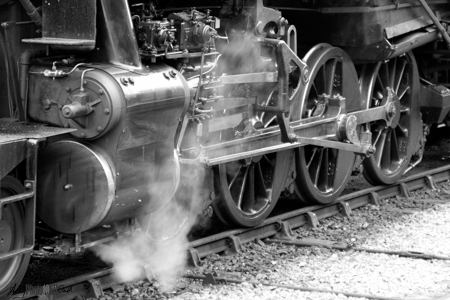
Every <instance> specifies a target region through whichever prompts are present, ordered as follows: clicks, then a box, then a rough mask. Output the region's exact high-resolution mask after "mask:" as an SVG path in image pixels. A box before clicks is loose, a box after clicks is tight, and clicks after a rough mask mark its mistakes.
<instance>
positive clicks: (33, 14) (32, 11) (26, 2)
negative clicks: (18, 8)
mask: <svg viewBox="0 0 450 300" xmlns="http://www.w3.org/2000/svg"><path fill="white" fill-rule="evenodd" d="M19 1H20V3H21V4H22V6H23V8H24V9H25V11H26V12H27V14H28V15H29V16H30V18H31V20H32V21H33V22H34V24H36V25H37V26H42V18H41V15H40V14H39V13H38V11H37V10H36V7H34V5H33V4H32V3H31V1H30V0H19Z"/></svg>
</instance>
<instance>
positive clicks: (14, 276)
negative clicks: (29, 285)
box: [0, 176, 30, 299]
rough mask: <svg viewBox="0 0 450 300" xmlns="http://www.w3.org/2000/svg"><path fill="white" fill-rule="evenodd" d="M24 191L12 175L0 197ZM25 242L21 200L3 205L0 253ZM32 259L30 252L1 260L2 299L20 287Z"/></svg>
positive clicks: (3, 186)
mask: <svg viewBox="0 0 450 300" xmlns="http://www.w3.org/2000/svg"><path fill="white" fill-rule="evenodd" d="M22 192H23V186H22V185H21V184H20V183H19V181H17V180H16V179H14V178H13V177H11V176H6V177H4V178H3V179H2V181H1V194H0V198H6V197H9V196H12V195H16V194H19V193H22ZM24 242H25V232H24V211H23V207H22V204H21V203H20V202H14V203H10V204H7V205H4V206H3V216H2V218H1V219H0V253H6V252H10V251H14V250H16V249H20V248H22V247H23V245H24ZM29 261H30V253H28V254H23V255H19V256H15V257H13V258H10V259H6V260H0V299H4V298H6V297H7V296H8V295H9V294H10V293H12V292H14V290H15V289H17V288H18V287H19V284H20V282H21V281H22V278H23V276H24V275H25V272H26V270H27V267H28V263H29Z"/></svg>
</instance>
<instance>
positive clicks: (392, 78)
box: [388, 58, 397, 89]
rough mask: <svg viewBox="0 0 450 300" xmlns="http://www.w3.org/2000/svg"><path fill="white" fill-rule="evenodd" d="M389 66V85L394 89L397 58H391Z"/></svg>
mask: <svg viewBox="0 0 450 300" xmlns="http://www.w3.org/2000/svg"><path fill="white" fill-rule="evenodd" d="M388 65H389V67H390V72H389V86H390V87H391V88H392V89H394V86H395V75H396V74H395V71H396V69H397V58H394V59H393V60H391V61H390V62H389V63H388Z"/></svg>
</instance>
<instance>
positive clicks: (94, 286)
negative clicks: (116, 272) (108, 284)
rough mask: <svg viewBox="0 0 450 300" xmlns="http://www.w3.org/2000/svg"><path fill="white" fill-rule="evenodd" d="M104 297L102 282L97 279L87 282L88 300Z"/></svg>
mask: <svg viewBox="0 0 450 300" xmlns="http://www.w3.org/2000/svg"><path fill="white" fill-rule="evenodd" d="M101 296H103V289H102V285H101V284H100V281H98V280H96V279H91V280H88V281H87V297H88V298H99V297H101Z"/></svg>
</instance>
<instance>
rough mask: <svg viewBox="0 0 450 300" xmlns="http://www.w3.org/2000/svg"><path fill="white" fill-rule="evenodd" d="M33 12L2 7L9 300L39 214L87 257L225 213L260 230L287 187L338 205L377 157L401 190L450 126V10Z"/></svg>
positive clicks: (277, 4) (376, 168) (233, 4)
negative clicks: (138, 234) (168, 220)
mask: <svg viewBox="0 0 450 300" xmlns="http://www.w3.org/2000/svg"><path fill="white" fill-rule="evenodd" d="M20 2H21V3H20V4H19V3H18V2H17V1H8V0H3V1H2V0H0V7H1V8H2V9H3V11H0V20H1V21H2V24H1V25H2V29H1V30H0V33H1V39H0V41H1V46H2V58H3V60H4V62H3V63H2V72H3V73H4V74H5V75H6V76H5V78H4V79H3V80H2V81H1V84H2V87H3V90H5V91H6V92H4V93H2V94H1V95H0V112H1V114H0V128H1V131H0V179H1V183H0V189H1V198H0V267H1V268H0V298H2V297H4V296H5V295H6V292H7V291H8V290H9V287H11V286H12V285H13V284H15V283H17V282H20V281H21V278H22V277H23V275H24V272H25V270H26V267H27V265H28V260H29V257H30V253H31V251H32V249H33V247H34V238H35V221H36V216H39V218H40V219H41V220H42V221H44V222H45V223H46V224H47V225H48V226H49V227H51V228H52V229H54V230H56V231H57V232H60V233H62V237H63V238H68V240H69V242H70V247H69V249H68V250H69V251H81V250H82V249H84V248H87V247H91V246H94V245H97V244H99V243H104V242H108V241H111V240H114V239H116V238H118V237H119V236H123V235H129V234H132V233H133V232H134V231H135V230H136V229H137V228H138V227H140V230H143V231H144V232H146V233H147V235H148V237H149V238H150V239H153V240H159V241H157V242H161V241H164V240H167V239H170V238H173V237H176V236H177V235H178V234H180V232H183V230H184V229H185V228H186V227H189V226H190V225H191V224H192V223H191V222H192V221H191V219H192V218H193V217H194V216H195V215H198V214H204V213H205V212H206V213H209V212H210V211H211V207H212V208H213V210H214V212H215V213H216V214H217V216H218V217H219V219H220V220H221V221H223V222H224V223H225V224H227V225H230V226H247V227H250V226H255V225H257V224H259V223H261V222H262V221H263V220H264V219H265V218H266V217H267V216H268V215H269V213H270V212H271V211H272V209H273V207H274V206H275V204H276V202H277V200H278V198H279V196H280V194H281V192H282V191H283V190H285V189H287V190H288V191H290V192H291V193H294V192H296V193H297V195H298V197H299V198H300V200H301V201H303V202H304V203H305V204H313V203H319V204H328V203H331V202H333V201H334V200H336V199H337V197H338V196H339V195H340V193H341V192H342V190H343V189H344V187H345V185H346V183H347V182H348V180H349V179H350V176H351V174H352V173H354V172H358V171H361V167H360V166H361V165H362V166H363V167H364V168H363V169H364V171H363V174H364V176H365V178H366V179H367V181H368V182H369V183H371V184H374V185H377V184H392V183H394V182H396V181H397V180H398V179H399V178H400V177H401V176H402V175H404V174H405V173H406V172H408V171H409V170H410V169H412V168H413V167H414V166H416V165H417V164H418V163H420V161H421V159H422V155H423V150H424V145H425V141H426V135H427V134H428V132H429V130H430V127H431V126H432V125H433V124H447V123H448V122H449V121H448V119H449V117H448V113H449V111H450V90H449V89H447V87H446V86H448V85H449V82H448V78H447V77H448V76H446V72H447V71H448V70H449V69H450V68H449V65H448V64H446V60H445V59H444V58H445V55H448V54H449V53H450V52H449V50H448V49H446V47H448V46H449V44H450V38H449V35H448V33H447V29H446V26H447V24H448V22H449V21H448V20H447V19H446V18H448V16H449V15H450V10H449V8H448V4H449V1H440V0H433V1H424V0H420V1H401V0H400V1H399V0H397V1H391V0H369V1H366V2H365V3H361V1H358V0H352V1H345V2H344V1H329V0H308V1H303V2H302V3H300V4H299V3H296V2H295V1H290V0H271V1H267V2H266V3H265V4H266V5H267V6H265V5H264V4H263V1H262V0H254V1H249V3H246V1H243V0H242V1H236V0H234V1H226V0H225V1H221V2H220V3H217V5H212V4H211V3H209V2H208V1H206V2H208V3H206V6H205V7H202V8H198V10H197V9H195V8H191V9H188V10H185V11H182V9H180V8H179V6H178V8H177V6H176V5H175V6H174V7H166V8H162V9H160V8H159V7H158V6H156V7H155V5H154V3H151V2H150V3H135V1H125V0H123V1H122V0H121V1H114V2H108V1H106V0H89V1H71V2H61V3H60V2H59V1H54V0H44V1H42V7H41V11H42V12H41V14H42V17H41V15H40V14H39V13H38V12H37V11H36V8H35V6H34V5H33V3H32V2H30V1H28V0H20ZM36 2H38V1H36ZM194 2H195V1H194ZM197 2H198V3H197ZM203 2H204V1H203ZM203 2H202V1H196V3H197V4H198V5H199V6H201V5H203V4H205V3H203ZM80 7H81V8H82V10H81V13H78V14H73V12H74V11H77V9H79V8H80ZM272 7H273V8H272ZM276 8H278V9H279V10H278V9H276ZM210 9H212V10H210ZM201 10H204V11H205V12H202V11H201ZM25 13H26V14H28V16H29V17H30V18H31V20H32V21H23V20H24V19H25V18H26V16H25ZM167 13H170V14H169V15H167ZM214 13H217V14H220V15H221V18H220V19H219V18H217V17H215V16H214ZM162 15H164V16H167V17H163V16H162ZM288 20H291V21H292V20H294V21H293V23H292V24H291V23H289V22H288ZM311 24H314V25H315V26H313V28H310V27H311V26H310V25H311ZM355 25H356V30H352V28H354V27H355ZM41 27H42V29H40V28H41ZM36 29H38V30H37V32H36ZM443 42H444V43H443ZM444 44H446V45H444ZM443 45H444V46H443ZM413 50H414V53H413ZM19 54H20V55H19ZM300 56H301V57H303V58H300ZM416 57H417V60H416ZM16 62H18V64H17V65H16ZM419 69H420V73H419ZM192 178H201V180H200V182H199V185H198V186H195V187H192V186H189V184H188V183H189V181H191V180H192ZM193 191H194V192H193ZM186 195H189V197H188V196H186ZM190 197H191V198H190ZM193 197H196V198H199V199H200V200H201V201H200V203H194V202H196V201H193V200H192V198H193ZM173 205H175V207H176V208H175V209H174V208H173V207H172V206H173ZM178 207H181V208H183V209H185V210H187V214H186V215H183V217H180V218H179V222H178V223H177V224H174V225H173V226H172V225H171V226H168V227H167V228H165V229H164V228H163V229H162V228H161V226H158V224H157V223H158V222H159V221H160V220H159V219H158V215H160V214H163V213H164V211H165V210H168V212H169V213H172V212H174V211H178ZM142 215H146V216H147V217H146V218H147V219H146V220H144V218H143V217H142ZM136 222H138V223H139V226H137V225H138V224H137V223H136ZM155 228H156V229H155ZM98 230H101V231H102V234H101V235H98V237H95V238H92V236H95V235H96V234H95V233H96V232H97V231H98ZM105 236H106V237H105ZM2 270H4V271H2Z"/></svg>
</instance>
